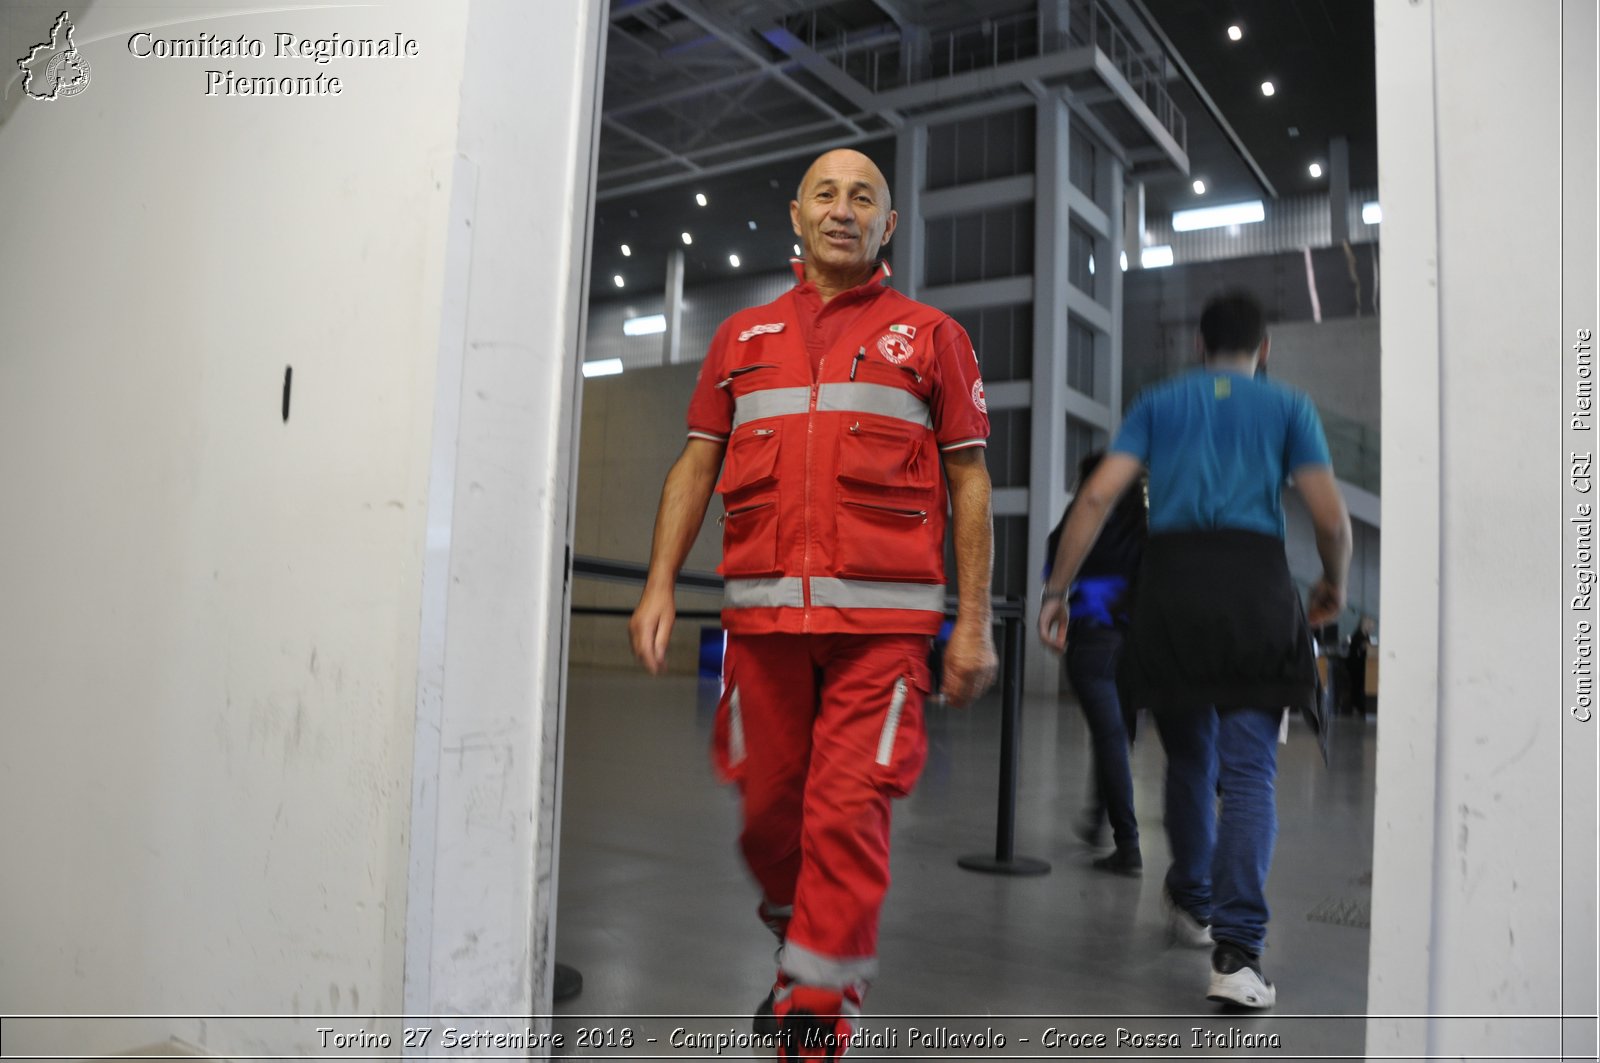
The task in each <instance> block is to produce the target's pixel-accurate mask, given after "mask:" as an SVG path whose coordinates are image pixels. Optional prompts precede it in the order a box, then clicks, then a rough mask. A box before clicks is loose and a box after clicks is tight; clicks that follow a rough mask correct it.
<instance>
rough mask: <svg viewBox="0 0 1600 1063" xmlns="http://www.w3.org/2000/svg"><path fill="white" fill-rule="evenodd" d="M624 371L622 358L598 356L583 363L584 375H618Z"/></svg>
mask: <svg viewBox="0 0 1600 1063" xmlns="http://www.w3.org/2000/svg"><path fill="white" fill-rule="evenodd" d="M620 372H622V359H621V358H596V359H595V360H594V361H592V362H584V363H583V375H584V376H586V377H591V376H616V375H617V374H618V373H620Z"/></svg>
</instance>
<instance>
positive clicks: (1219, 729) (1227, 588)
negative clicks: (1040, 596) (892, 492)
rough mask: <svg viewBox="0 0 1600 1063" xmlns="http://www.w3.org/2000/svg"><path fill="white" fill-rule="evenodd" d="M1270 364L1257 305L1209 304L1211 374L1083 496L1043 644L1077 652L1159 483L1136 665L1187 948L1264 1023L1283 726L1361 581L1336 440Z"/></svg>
mask: <svg viewBox="0 0 1600 1063" xmlns="http://www.w3.org/2000/svg"><path fill="white" fill-rule="evenodd" d="M1268 347H1269V340H1268V337H1267V334H1266V326H1265V317H1264V315H1263V313H1262V309H1261V304H1260V303H1259V302H1258V301H1257V300H1256V299H1255V297H1254V296H1252V295H1250V294H1248V293H1245V292H1233V293H1229V294H1226V295H1222V296H1219V297H1217V298H1215V299H1212V300H1211V301H1210V302H1209V303H1207V304H1206V307H1205V310H1204V312H1203V313H1202V314H1201V317H1200V335H1199V348H1200V353H1201V355H1202V358H1203V365H1202V366H1201V367H1200V368H1199V369H1195V370H1192V371H1190V372H1188V373H1185V374H1183V375H1181V376H1178V377H1176V378H1174V379H1172V380H1169V381H1167V382H1165V383H1163V384H1160V385H1157V386H1155V387H1153V388H1150V389H1149V390H1147V391H1146V392H1144V393H1143V394H1141V395H1140V396H1139V398H1138V399H1137V400H1136V401H1135V402H1134V404H1133V407H1132V408H1131V409H1130V410H1129V411H1128V415H1127V418H1126V420H1124V422H1123V424H1122V429H1121V431H1120V432H1118V434H1117V438H1116V440H1115V441H1114V442H1113V443H1112V444H1111V450H1110V453H1109V454H1108V455H1107V456H1106V459H1105V460H1104V461H1103V462H1101V464H1100V467H1099V469H1097V470H1096V471H1095V474H1094V476H1093V477H1092V478H1091V479H1090V480H1089V482H1088V483H1086V484H1084V486H1083V488H1082V490H1081V491H1080V492H1079V495H1078V498H1077V499H1076V503H1077V504H1076V505H1075V506H1074V508H1073V514H1072V517H1071V519H1070V520H1069V521H1068V522H1067V526H1066V529H1065V531H1064V532H1063V533H1062V536H1061V543H1060V545H1059V547H1058V549H1057V552H1056V559H1055V565H1054V568H1053V570H1052V573H1051V577H1050V579H1049V580H1048V581H1047V583H1046V585H1045V597H1044V602H1043V604H1042V605H1041V606H1040V609H1039V635H1040V637H1041V638H1042V639H1043V640H1044V642H1045V644H1046V645H1047V646H1049V647H1051V648H1052V649H1054V650H1056V651H1057V652H1060V651H1061V650H1062V649H1063V648H1065V645H1066V639H1067V620H1068V608H1067V602H1066V599H1065V597H1064V596H1063V592H1064V591H1065V590H1066V588H1068V587H1069V586H1070V585H1071V582H1072V579H1073V576H1074V575H1076V573H1077V571H1078V567H1079V565H1080V564H1082V562H1083V559H1084V557H1085V555H1087V554H1088V552H1089V549H1090V547H1091V546H1092V545H1093V544H1094V541H1095V538H1096V537H1097V536H1098V535H1099V533H1100V527H1101V525H1102V523H1103V522H1104V520H1105V517H1106V514H1107V512H1108V511H1109V510H1110V508H1111V506H1112V505H1113V503H1114V502H1115V501H1116V499H1117V497H1118V496H1119V495H1121V493H1122V492H1123V491H1124V490H1125V489H1126V488H1127V487H1128V486H1129V485H1130V484H1132V483H1133V481H1134V480H1135V479H1136V478H1137V477H1138V476H1139V473H1140V470H1141V469H1143V468H1148V469H1149V473H1150V479H1149V485H1150V486H1149V492H1150V540H1149V544H1148V546H1147V548H1146V550H1145V556H1144V564H1143V567H1142V568H1141V570H1140V574H1139V590H1138V596H1137V600H1136V602H1135V606H1134V621H1133V630H1132V632H1131V635H1130V639H1129V644H1128V650H1127V661H1128V667H1129V670H1130V679H1131V681H1132V686H1133V689H1134V697H1135V702H1134V703H1135V704H1136V705H1138V706H1141V707H1148V708H1150V709H1151V710H1152V711H1153V713H1154V715H1155V719H1156V726H1157V728H1158V730H1159V731H1160V733H1161V741H1162V745H1163V746H1164V747H1165V748H1166V751H1167V779H1166V806H1167V807H1166V828H1167V837H1168V841H1169V843H1170V845H1171V849H1172V866H1171V868H1170V869H1169V870H1168V872H1167V876H1166V889H1165V893H1166V898H1167V902H1168V909H1169V916H1170V919H1171V923H1172V929H1173V933H1174V936H1175V937H1176V938H1177V939H1178V940H1179V941H1181V942H1183V943H1185V944H1190V945H1196V946H1207V945H1210V946H1213V948H1212V954H1211V978H1210V982H1209V985H1208V990H1207V996H1209V997H1210V998H1211V999H1213V1000H1219V1001H1224V1002H1228V1003H1233V1004H1241V1005H1244V1006H1246V1007H1254V1008H1267V1007H1271V1006H1272V1005H1273V1003H1274V1002H1275V1001H1276V999H1277V990H1276V988H1275V987H1274V986H1273V985H1272V983H1271V982H1269V981H1267V979H1266V977H1265V975H1264V974H1263V973H1262V969H1261V959H1260V956H1261V950H1262V948H1263V947H1264V946H1265V944H1266V931H1267V917H1268V911H1267V902H1266V882H1267V872H1268V869H1269V868H1270V866H1271V863H1272V847H1273V841H1274V839H1275V838H1276V835H1277V809H1276V804H1275V799H1274V791H1273V785H1274V779H1275V776H1276V774H1277V738H1278V728H1279V721H1280V719H1281V717H1282V713H1283V711H1284V709H1285V707H1292V706H1298V705H1303V704H1306V703H1307V702H1308V701H1309V700H1310V699H1312V698H1314V697H1315V689H1316V673H1315V661H1314V659H1313V657H1312V652H1311V641H1310V632H1309V630H1308V627H1307V621H1308V619H1309V622H1310V624H1312V625H1320V624H1323V623H1326V622H1328V621H1329V620H1331V619H1333V618H1335V617H1337V616H1338V614H1339V611H1340V610H1341V609H1343V607H1344V600H1345V580H1346V576H1347V573H1348V570H1349V565H1350V517H1349V514H1348V513H1347V512H1346V510H1345V505H1344V499H1343V497H1342V496H1341V495H1340V493H1339V487H1338V483H1337V481H1336V480H1335V479H1334V476H1333V467H1332V465H1331V463H1330V462H1329V460H1328V444H1327V441H1326V439H1325V438H1324V436H1323V432H1322V423H1321V421H1320V420H1319V419H1318V417H1317V412H1316V409H1315V408H1314V407H1313V406H1312V405H1311V401H1310V400H1309V399H1308V398H1307V397H1306V396H1305V395H1304V394H1302V393H1300V392H1298V391H1295V390H1293V389H1291V388H1287V387H1284V386H1282V385H1280V384H1277V383H1274V382H1271V381H1268V380H1266V379H1265V378H1264V377H1262V376H1259V375H1257V372H1258V370H1259V369H1261V368H1262V367H1264V366H1265V364H1266V360H1267V353H1268ZM1287 482H1292V483H1293V485H1294V486H1295V488H1296V489H1297V490H1298V491H1299V492H1300V496H1301V498H1302V499H1303V500H1304V501H1305V504H1306V508H1307V509H1308V510H1309V511H1310V513H1311V520H1312V524H1313V526H1314V527H1315V529H1316V538H1317V552H1318V554H1319V555H1320V556H1321V558H1322V577H1321V578H1320V579H1319V580H1318V581H1317V582H1316V584H1315V585H1314V586H1313V587H1312V588H1311V595H1310V601H1309V603H1308V605H1307V608H1306V609H1305V610H1302V609H1301V606H1300V601H1299V596H1298V594H1297V592H1296V591H1295V587H1294V582H1293V580H1292V579H1291V578H1290V575H1289V565H1288V560H1287V558H1286V556H1285V554H1284V548H1283V535H1284V522H1283V504H1282V497H1281V496H1282V491H1283V487H1284V485H1285V483H1287ZM1219 797H1220V799H1221V800H1220V811H1219V802H1218V800H1217V799H1218V798H1219Z"/></svg>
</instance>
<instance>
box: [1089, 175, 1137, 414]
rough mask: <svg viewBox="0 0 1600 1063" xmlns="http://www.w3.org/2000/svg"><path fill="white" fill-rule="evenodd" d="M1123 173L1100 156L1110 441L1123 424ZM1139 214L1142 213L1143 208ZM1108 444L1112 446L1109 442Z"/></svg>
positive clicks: (1100, 291) (1100, 288) (1101, 288)
mask: <svg viewBox="0 0 1600 1063" xmlns="http://www.w3.org/2000/svg"><path fill="white" fill-rule="evenodd" d="M1124 173H1125V171H1124V170H1123V167H1122V163H1121V162H1119V161H1118V160H1117V158H1116V157H1115V156H1114V155H1112V154H1111V153H1110V152H1109V151H1106V152H1101V153H1100V173H1099V174H1098V175H1097V178H1098V184H1099V186H1100V187H1101V188H1103V189H1105V207H1106V217H1107V218H1110V219H1111V231H1110V232H1109V233H1107V234H1106V255H1105V262H1106V268H1105V269H1102V270H1101V271H1100V276H1099V277H1097V278H1096V281H1097V282H1098V283H1096V285H1095V298H1097V299H1099V300H1100V301H1101V302H1103V303H1105V305H1106V308H1107V309H1109V310H1110V311H1111V331H1110V333H1109V334H1108V335H1107V336H1106V362H1107V369H1108V370H1109V376H1110V383H1109V385H1108V386H1107V388H1106V396H1105V401H1106V405H1107V406H1109V407H1110V408H1111V424H1110V426H1109V428H1108V430H1107V435H1108V437H1115V436H1116V434H1117V426H1118V425H1119V424H1121V423H1122V270H1121V268H1119V265H1118V261H1119V259H1120V258H1121V256H1122V253H1123V252H1124V251H1126V250H1127V245H1126V243H1125V242H1124V241H1125V232H1124V229H1123V227H1122V226H1120V225H1118V224H1117V219H1119V218H1121V217H1122V216H1123V213H1124V211H1123V192H1124V189H1125V188H1126V185H1125V183H1124V182H1125V177H1124ZM1139 195H1140V198H1141V199H1142V198H1143V195H1144V186H1143V185H1141V186H1140V187H1139ZM1140 213H1141V214H1142V213H1143V209H1142V208H1141V210H1140ZM1096 242H1097V243H1098V241H1096ZM1134 254H1138V248H1137V247H1135V248H1134ZM1129 257H1130V258H1131V257H1132V256H1129ZM1130 265H1131V263H1130ZM1096 368H1098V366H1096ZM1106 442H1107V443H1108V444H1109V443H1110V438H1108V439H1107V440H1106Z"/></svg>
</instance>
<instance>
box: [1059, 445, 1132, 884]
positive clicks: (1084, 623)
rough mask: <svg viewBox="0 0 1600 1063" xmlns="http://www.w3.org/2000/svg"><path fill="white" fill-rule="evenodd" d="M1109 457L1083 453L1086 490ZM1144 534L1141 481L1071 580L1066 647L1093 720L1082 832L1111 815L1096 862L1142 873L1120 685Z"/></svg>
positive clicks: (1098, 827)
mask: <svg viewBox="0 0 1600 1063" xmlns="http://www.w3.org/2000/svg"><path fill="white" fill-rule="evenodd" d="M1104 458H1105V452H1104V451H1095V452H1094V453H1092V454H1090V455H1088V456H1087V457H1086V458H1084V459H1083V461H1082V463H1080V465H1079V466H1078V486H1079V488H1080V489H1081V488H1082V486H1083V485H1084V484H1085V483H1087V482H1088V480H1089V477H1090V476H1091V475H1092V474H1093V473H1094V470H1095V468H1096V467H1097V466H1098V465H1099V464H1100V462H1101V460H1102V459H1104ZM1074 504H1076V500H1074V502H1073V503H1072V504H1069V505H1068V506H1067V510H1066V512H1065V513H1063V514H1062V515H1061V521H1060V523H1058V524H1057V525H1056V527H1055V530H1054V531H1052V532H1051V533H1050V538H1049V539H1048V540H1047V541H1046V544H1045V573H1044V578H1045V579H1046V580H1047V581H1048V580H1049V578H1050V566H1051V563H1052V562H1053V561H1054V559H1055V555H1056V549H1057V546H1058V544H1059V541H1060V538H1061V530H1062V528H1064V527H1065V526H1066V523H1067V520H1068V518H1070V517H1071V515H1072V508H1073V505H1074ZM1145 536H1146V530H1145V511H1144V492H1143V491H1142V490H1140V489H1139V487H1138V486H1137V485H1135V486H1134V487H1131V488H1129V489H1128V490H1127V491H1124V492H1123V494H1122V497H1121V498H1120V499H1119V500H1118V501H1117V504H1116V508H1115V509H1113V510H1112V513H1111V516H1110V518H1109V519H1108V520H1107V521H1106V527H1105V530H1104V531H1103V532H1101V534H1100V538H1099V539H1097V540H1096V541H1095V544H1094V549H1092V550H1091V551H1089V556H1088V557H1086V558H1084V561H1083V565H1082V566H1081V567H1080V568H1079V569H1078V575H1077V578H1076V579H1074V580H1073V581H1072V586H1071V589H1070V592H1069V600H1070V602H1071V607H1072V630H1071V633H1070V635H1069V637H1068V640H1067V652H1066V658H1067V680H1068V682H1070V683H1071V684H1072V691H1073V693H1074V694H1076V695H1077V697H1078V705H1079V707H1080V708H1082V709H1083V718H1084V721H1085V722H1086V723H1087V724H1088V725H1089V739H1090V743H1091V751H1092V757H1091V759H1092V762H1093V778H1092V782H1093V786H1092V788H1091V790H1090V804H1089V807H1088V808H1087V809H1085V810H1084V813H1083V816H1082V818H1081V819H1080V820H1079V823H1078V829H1077V834H1078V837H1080V838H1082V839H1083V840H1084V841H1086V842H1088V843H1089V844H1090V845H1098V844H1099V843H1100V838H1101V835H1102V829H1103V827H1104V825H1105V823H1106V822H1107V821H1109V822H1110V824H1111V838H1112V841H1113V843H1114V844H1115V845H1116V848H1115V850H1114V851H1113V852H1111V853H1110V854H1108V855H1106V856H1102V857H1100V858H1099V859H1097V860H1095V861H1094V866H1095V867H1097V868H1099V869H1100V870H1102V871H1110V872H1113V873H1115V874H1119V875H1129V876H1134V875H1139V874H1141V873H1142V872H1143V869H1144V859H1143V857H1142V856H1141V855H1140V852H1139V821H1138V819H1137V817H1136V816H1135V815H1134V810H1133V771H1132V769H1131V768H1130V767H1129V765H1128V746H1129V745H1130V744H1131V741H1132V736H1133V713H1132V711H1131V710H1130V706H1128V705H1127V704H1126V702H1125V699H1123V698H1122V697H1121V695H1120V692H1119V690H1118V682H1117V671H1118V666H1119V665H1120V664H1121V661H1122V643H1123V637H1124V635H1125V633H1126V631H1127V626H1128V614H1129V608H1130V606H1131V604H1132V589H1133V579H1134V576H1135V575H1136V574H1137V573H1138V571H1139V561H1140V559H1141V558H1142V557H1143V556H1144V543H1145Z"/></svg>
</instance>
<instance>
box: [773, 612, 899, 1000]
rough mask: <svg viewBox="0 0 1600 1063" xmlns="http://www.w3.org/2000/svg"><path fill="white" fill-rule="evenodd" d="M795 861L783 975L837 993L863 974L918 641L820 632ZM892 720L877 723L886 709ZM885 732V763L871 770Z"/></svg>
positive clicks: (878, 901) (873, 949)
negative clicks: (799, 853) (819, 675)
mask: <svg viewBox="0 0 1600 1063" xmlns="http://www.w3.org/2000/svg"><path fill="white" fill-rule="evenodd" d="M817 639H818V644H819V646H821V647H823V649H822V652H821V654H820V657H819V663H820V664H821V666H822V688H821V692H820V698H819V704H818V711H817V719H816V724H815V725H814V726H813V728H812V744H813V752H812V756H811V769H810V774H809V775H808V777H807V781H806V790H805V818H804V825H803V835H802V838H801V849H802V854H803V856H802V861H801V867H800V877H799V881H798V883H797V885H796V889H795V913H794V919H793V920H792V921H791V922H790V923H789V935H788V938H787V947H786V949H785V952H784V959H783V969H784V972H785V973H786V974H788V975H789V976H790V977H792V978H794V979H795V980H796V981H799V982H803V983H807V984H813V985H823V986H831V987H834V988H843V987H845V986H848V985H851V984H853V983H855V982H858V981H864V980H866V979H868V978H870V977H871V973H872V971H873V970H875V967H876V962H877V951H878V916H879V911H880V909H881V908H882V905H883V899H884V896H885V894H886V893H887V892H888V888H889V818H890V817H889V809H890V801H891V796H890V795H891V793H892V792H904V791H905V790H906V789H909V787H910V785H911V783H912V781H913V780H914V777H915V773H916V770H917V768H918V767H919V766H920V764H919V763H918V762H917V758H916V757H908V756H907V755H906V751H907V750H920V749H922V748H923V747H924V746H925V742H926V739H925V738H924V736H923V733H922V697H923V691H924V689H925V688H926V685H927V682H926V675H927V672H926V655H927V651H928V638H927V636H925V635H873V636H861V635H825V636H817ZM894 709H898V710H899V711H898V715H897V716H896V717H895V723H894V724H893V726H892V727H890V726H887V725H888V721H889V716H890V713H891V711H892V710H894ZM886 733H889V734H890V750H889V753H890V755H889V756H888V757H887V758H885V759H886V760H888V761H890V762H891V763H889V764H882V765H881V764H879V762H878V760H879V749H880V746H881V745H882V744H883V740H884V735H885V734H886Z"/></svg>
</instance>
